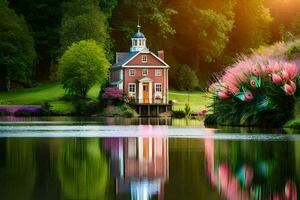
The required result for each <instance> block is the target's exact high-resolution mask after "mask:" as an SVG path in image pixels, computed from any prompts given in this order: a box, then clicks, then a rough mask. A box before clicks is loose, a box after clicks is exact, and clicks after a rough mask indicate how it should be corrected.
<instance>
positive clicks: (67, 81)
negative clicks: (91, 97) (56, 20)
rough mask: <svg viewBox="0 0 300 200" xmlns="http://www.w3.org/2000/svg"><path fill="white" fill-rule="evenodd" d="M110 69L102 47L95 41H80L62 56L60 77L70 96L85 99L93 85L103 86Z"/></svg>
mask: <svg viewBox="0 0 300 200" xmlns="http://www.w3.org/2000/svg"><path fill="white" fill-rule="evenodd" d="M108 67H109V62H108V61H107V59H106V57H105V51H104V48H103V47H102V46H99V45H97V43H96V41H93V40H88V41H80V42H78V43H73V44H72V46H71V47H69V48H68V50H67V51H66V52H65V53H64V55H63V56H62V58H61V60H60V63H59V68H58V76H59V79H60V81H61V82H62V84H63V88H64V89H65V90H66V92H67V93H68V94H70V95H77V96H79V97H85V96H86V94H87V92H88V90H89V89H90V88H91V87H92V86H93V85H95V84H99V86H101V85H102V84H103V83H104V82H105V81H106V80H107V75H108Z"/></svg>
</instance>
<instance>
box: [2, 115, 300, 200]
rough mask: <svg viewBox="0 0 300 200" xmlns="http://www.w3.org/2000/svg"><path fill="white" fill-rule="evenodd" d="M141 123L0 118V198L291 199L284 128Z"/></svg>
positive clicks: (294, 152) (290, 143) (297, 175)
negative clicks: (265, 128)
mask: <svg viewBox="0 0 300 200" xmlns="http://www.w3.org/2000/svg"><path fill="white" fill-rule="evenodd" d="M7 120H13V121H9V122H8V121H7ZM136 120H137V121H136ZM142 120H144V121H141V120H138V119H132V120H129V121H128V120H124V119H78V118H75V119H74V118H33V119H30V120H28V118H26V119H22V118H17V119H12V118H10V119H7V118H6V119H4V118H2V121H1V120H0V199H5V200H6V199H8V200H10V199H13V200H14V199H33V200H35V199H49V200H50V199H101V200H102V199H108V200H110V199H119V200H123V199H124V200H125V199H128V200H129V199H132V200H142V199H143V200H144V199H149V200H150V199H157V200H163V199H164V200H177V199H178V200H185V199H187V200H189V199H191V200H195V199H297V197H299V191H300V187H299V185H300V137H299V136H298V135H290V134H286V132H290V130H270V129H267V130H260V129H245V128H244V129H240V128H222V129H213V128H204V126H203V125H202V124H201V122H199V121H197V120H195V121H188V122H187V121H185V120H183V121H182V120H181V121H180V120H178V121H174V120H173V121H170V119H165V121H164V120H162V119H160V120H159V121H157V120H156V119H142ZM108 122H109V123H108ZM139 123H141V124H143V125H138V126H137V124H139ZM158 123H159V124H160V126H157V125H155V126H153V125H147V124H158ZM171 123H172V125H173V126H167V125H170V124H171ZM108 124H110V125H108ZM125 125H126V126H125ZM185 125H188V126H185ZM241 132H242V134H241Z"/></svg>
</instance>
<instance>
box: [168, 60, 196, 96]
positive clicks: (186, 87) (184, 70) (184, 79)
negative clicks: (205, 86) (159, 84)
mask: <svg viewBox="0 0 300 200" xmlns="http://www.w3.org/2000/svg"><path fill="white" fill-rule="evenodd" d="M175 70H176V72H175V76H174V78H175V77H176V80H173V81H172V82H174V83H175V87H176V89H177V90H180V91H192V90H194V89H195V88H196V87H198V86H199V80H198V78H197V76H196V73H195V72H194V71H193V70H192V69H191V68H190V67H189V66H188V65H182V66H179V67H177V68H176V69H175Z"/></svg>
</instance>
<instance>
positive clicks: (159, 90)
mask: <svg viewBox="0 0 300 200" xmlns="http://www.w3.org/2000/svg"><path fill="white" fill-rule="evenodd" d="M155 93H162V84H161V83H155Z"/></svg>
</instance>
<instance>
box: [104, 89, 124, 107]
mask: <svg viewBox="0 0 300 200" xmlns="http://www.w3.org/2000/svg"><path fill="white" fill-rule="evenodd" d="M123 98H124V94H123V90H120V89H119V88H118V87H108V88H105V89H104V92H103V94H102V99H103V100H106V101H109V102H112V103H113V104H115V105H116V104H120V103H122V102H123Z"/></svg>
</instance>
